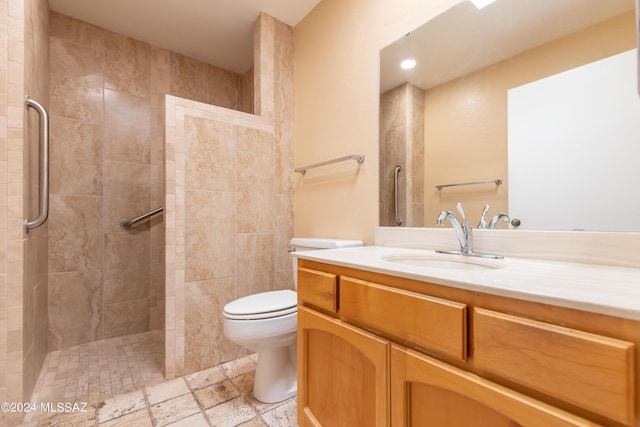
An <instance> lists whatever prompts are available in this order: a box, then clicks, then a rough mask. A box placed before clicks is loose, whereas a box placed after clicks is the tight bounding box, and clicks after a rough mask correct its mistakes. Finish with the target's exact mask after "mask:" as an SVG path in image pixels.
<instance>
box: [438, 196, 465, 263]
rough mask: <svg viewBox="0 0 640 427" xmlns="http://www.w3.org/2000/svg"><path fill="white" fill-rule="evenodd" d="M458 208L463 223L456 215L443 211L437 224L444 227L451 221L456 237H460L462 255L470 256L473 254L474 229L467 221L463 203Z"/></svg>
mask: <svg viewBox="0 0 640 427" xmlns="http://www.w3.org/2000/svg"><path fill="white" fill-rule="evenodd" d="M456 208H458V211H459V212H460V217H461V218H462V222H460V221H458V218H457V217H456V215H455V214H454V213H453V212H451V211H442V212H441V213H440V215H439V216H438V219H437V221H436V222H437V224H438V225H443V224H444V220H445V219H449V221H450V222H451V225H452V226H453V229H454V230H455V232H456V236H458V241H459V242H460V253H461V254H462V255H469V254H471V253H473V228H472V227H471V224H470V223H469V221H467V217H466V215H465V214H464V209H463V208H462V203H458V204H457V205H456Z"/></svg>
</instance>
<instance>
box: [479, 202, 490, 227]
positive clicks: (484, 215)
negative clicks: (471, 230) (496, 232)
mask: <svg viewBox="0 0 640 427" xmlns="http://www.w3.org/2000/svg"><path fill="white" fill-rule="evenodd" d="M488 211H489V205H484V208H482V215H481V216H480V222H479V223H478V228H479V229H482V228H487V222H486V221H485V220H484V218H485V217H486V216H487V212H488Z"/></svg>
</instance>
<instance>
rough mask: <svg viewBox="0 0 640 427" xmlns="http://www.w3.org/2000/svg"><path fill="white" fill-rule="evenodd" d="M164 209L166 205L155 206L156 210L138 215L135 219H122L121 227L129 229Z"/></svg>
mask: <svg viewBox="0 0 640 427" xmlns="http://www.w3.org/2000/svg"><path fill="white" fill-rule="evenodd" d="M163 210H164V206H160V207H159V208H155V209H154V210H152V211H149V212H147V213H145V214H142V215H140V216H137V217H135V218H133V219H123V220H122V221H120V228H123V229H125V230H128V229H129V228H131V226H133V225H135V224H137V223H139V222H140V221H144V220H145V219H147V218H151V217H152V216H154V215H157V214H159V213H160V212H162V211H163Z"/></svg>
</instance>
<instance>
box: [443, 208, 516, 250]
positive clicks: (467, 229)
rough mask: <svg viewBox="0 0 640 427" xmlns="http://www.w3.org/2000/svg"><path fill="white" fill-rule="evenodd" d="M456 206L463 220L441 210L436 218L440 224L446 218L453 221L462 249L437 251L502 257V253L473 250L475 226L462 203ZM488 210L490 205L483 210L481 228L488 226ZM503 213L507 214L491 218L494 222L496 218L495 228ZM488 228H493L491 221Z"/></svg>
mask: <svg viewBox="0 0 640 427" xmlns="http://www.w3.org/2000/svg"><path fill="white" fill-rule="evenodd" d="M456 208H458V212H460V218H461V219H462V221H459V220H458V217H456V215H455V214H454V213H453V212H451V211H442V212H440V215H438V219H437V220H436V223H437V224H438V225H444V221H445V219H448V220H449V221H450V222H451V225H452V226H453V230H454V231H455V232H456V236H457V237H458V242H459V243H460V250H459V251H436V252H438V253H442V254H456V255H466V256H475V257H480V258H493V259H500V258H502V256H500V255H490V254H481V253H478V252H474V251H473V227H471V224H470V223H469V221H468V220H467V217H466V215H465V213H464V209H463V208H462V203H458V204H456ZM488 210H489V206H488V205H486V206H485V207H484V209H483V211H482V219H481V220H480V224H479V225H478V227H479V228H484V227H487V225H486V222H485V221H484V217H485V215H486V213H487V211H488ZM502 215H503V216H506V214H498V215H496V216H495V217H494V218H493V219H492V220H491V221H492V223H493V220H494V219H495V223H493V228H495V225H496V223H497V222H498V221H499V220H500V218H503V216H502ZM507 218H508V217H507ZM488 228H492V227H491V223H490V224H489V226H488Z"/></svg>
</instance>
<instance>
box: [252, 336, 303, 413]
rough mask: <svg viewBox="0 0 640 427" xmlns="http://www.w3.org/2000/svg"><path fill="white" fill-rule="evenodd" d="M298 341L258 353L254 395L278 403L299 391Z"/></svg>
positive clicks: (265, 401)
mask: <svg viewBox="0 0 640 427" xmlns="http://www.w3.org/2000/svg"><path fill="white" fill-rule="evenodd" d="M296 375H297V360H296V342H295V341H294V342H293V344H291V345H288V346H286V347H278V348H272V349H269V350H263V351H261V352H260V353H258V364H257V366H256V379H255V382H254V384H253V396H254V397H255V398H256V399H257V400H259V401H260V402H264V403H276V402H281V401H283V400H286V399H288V398H290V397H293V396H295V395H296V393H297V392H298V379H297V376H296Z"/></svg>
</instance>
